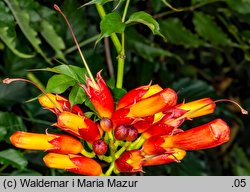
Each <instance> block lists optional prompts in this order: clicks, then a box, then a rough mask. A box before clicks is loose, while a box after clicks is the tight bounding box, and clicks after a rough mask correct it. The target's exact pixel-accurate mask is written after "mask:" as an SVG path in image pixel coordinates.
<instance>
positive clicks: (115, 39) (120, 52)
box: [96, 0, 130, 88]
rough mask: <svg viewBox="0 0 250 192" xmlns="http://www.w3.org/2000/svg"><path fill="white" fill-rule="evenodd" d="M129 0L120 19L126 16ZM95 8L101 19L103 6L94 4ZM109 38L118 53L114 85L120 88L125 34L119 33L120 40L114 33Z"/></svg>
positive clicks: (103, 11)
mask: <svg viewBox="0 0 250 192" xmlns="http://www.w3.org/2000/svg"><path fill="white" fill-rule="evenodd" d="M129 2H130V0H127V2H126V5H125V8H124V12H123V17H122V21H123V22H124V21H125V18H126V14H127V11H128V5H129ZM96 9H97V11H98V13H99V15H100V17H101V18H102V19H103V18H104V17H105V15H106V12H105V10H104V8H103V6H102V5H100V4H96ZM111 40H112V42H113V44H114V46H115V48H116V51H117V53H118V57H117V60H118V69H117V82H116V87H117V88H122V84H123V74H124V60H125V35H124V33H122V35H121V42H120V40H119V38H118V37H117V35H116V34H115V33H112V34H111Z"/></svg>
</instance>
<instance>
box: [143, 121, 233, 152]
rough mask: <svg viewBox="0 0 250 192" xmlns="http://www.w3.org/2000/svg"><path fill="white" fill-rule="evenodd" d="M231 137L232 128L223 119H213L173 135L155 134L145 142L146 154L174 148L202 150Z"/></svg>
mask: <svg viewBox="0 0 250 192" xmlns="http://www.w3.org/2000/svg"><path fill="white" fill-rule="evenodd" d="M229 139H230V129H229V127H228V125H227V124H226V123H225V122H224V121H223V120H221V119H216V120H213V121H211V122H209V123H207V124H205V125H201V126H198V127H195V128H192V129H190V130H187V131H184V132H181V133H178V134H176V135H173V136H169V135H165V136H154V137H151V138H149V139H148V140H146V142H145V143H144V144H143V151H144V152H145V153H146V154H161V153H166V152H168V150H171V149H172V148H180V149H183V150H201V149H208V148H212V147H216V146H218V145H221V144H223V143H225V142H227V141H228V140H229Z"/></svg>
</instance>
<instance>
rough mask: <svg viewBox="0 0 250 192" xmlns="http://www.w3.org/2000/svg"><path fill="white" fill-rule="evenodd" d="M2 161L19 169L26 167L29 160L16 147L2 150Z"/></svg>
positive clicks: (0, 156)
mask: <svg viewBox="0 0 250 192" xmlns="http://www.w3.org/2000/svg"><path fill="white" fill-rule="evenodd" d="M0 163H3V164H9V165H11V166H13V167H15V168H17V169H25V167H26V166H27V165H28V161H27V160H26V158H25V157H24V156H23V154H22V153H21V152H20V151H18V150H15V149H7V150H4V151H0Z"/></svg>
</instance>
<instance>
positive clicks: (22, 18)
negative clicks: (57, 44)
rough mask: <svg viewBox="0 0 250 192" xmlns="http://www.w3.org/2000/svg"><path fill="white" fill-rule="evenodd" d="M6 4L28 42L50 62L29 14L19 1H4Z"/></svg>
mask: <svg viewBox="0 0 250 192" xmlns="http://www.w3.org/2000/svg"><path fill="white" fill-rule="evenodd" d="M4 1H5V3H6V4H7V5H8V7H9V8H10V10H11V12H12V14H13V16H14V17H15V19H16V22H17V24H18V26H19V27H20V29H21V30H22V32H23V34H24V35H25V37H26V38H27V39H28V41H29V42H30V43H31V44H32V46H33V47H34V49H35V50H36V51H37V52H38V53H39V54H40V55H41V56H42V57H43V58H44V59H45V60H46V61H47V62H50V61H49V59H48V58H47V57H46V55H45V53H44V52H43V51H42V49H41V48H40V46H39V45H40V44H41V41H40V39H39V38H38V37H37V32H36V31H35V30H34V29H33V28H32V27H31V25H30V17H29V14H28V13H27V12H25V11H24V10H22V9H21V8H20V6H19V3H18V1H17V0H4Z"/></svg>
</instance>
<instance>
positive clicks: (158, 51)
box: [127, 30, 183, 63]
mask: <svg viewBox="0 0 250 192" xmlns="http://www.w3.org/2000/svg"><path fill="white" fill-rule="evenodd" d="M127 43H128V45H129V46H130V48H131V49H135V50H136V52H137V54H139V55H140V56H141V57H143V58H144V59H146V60H148V61H150V62H155V59H156V58H157V57H158V58H159V57H160V56H166V57H172V58H175V59H177V60H178V61H179V62H180V63H183V60H182V58H181V57H179V56H178V55H176V54H174V53H171V52H169V51H167V50H164V49H162V48H160V47H157V46H156V45H154V44H150V42H148V41H147V40H146V39H145V38H144V37H143V36H141V35H139V34H138V33H135V32H134V31H133V30H132V31H128V33H127Z"/></svg>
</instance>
